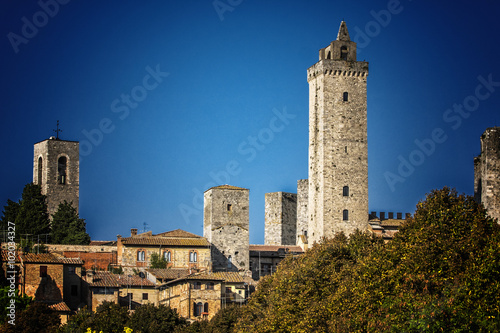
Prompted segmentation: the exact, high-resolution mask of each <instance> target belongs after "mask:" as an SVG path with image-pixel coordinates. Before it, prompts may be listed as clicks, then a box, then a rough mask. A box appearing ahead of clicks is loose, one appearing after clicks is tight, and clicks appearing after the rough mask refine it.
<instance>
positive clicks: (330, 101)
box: [307, 21, 368, 243]
mask: <svg viewBox="0 0 500 333" xmlns="http://www.w3.org/2000/svg"><path fill="white" fill-rule="evenodd" d="M367 77H368V63H367V62H364V61H357V60H356V43H355V42H352V41H351V40H350V37H349V33H348V31H347V26H346V24H345V22H343V21H342V23H341V24H340V29H339V32H338V35H337V39H336V40H334V41H333V42H331V43H330V45H329V46H327V47H325V48H323V49H321V50H320V51H319V61H318V62H317V63H316V64H315V65H313V66H311V67H310V68H309V69H308V70H307V80H308V82H309V198H308V200H309V203H308V217H309V221H308V238H309V243H314V242H319V241H320V240H321V238H322V237H332V236H333V235H334V234H335V233H337V232H341V231H343V232H344V233H346V234H350V233H352V232H353V231H354V230H356V229H361V230H366V229H367V227H368V142H367V104H366V80H367Z"/></svg>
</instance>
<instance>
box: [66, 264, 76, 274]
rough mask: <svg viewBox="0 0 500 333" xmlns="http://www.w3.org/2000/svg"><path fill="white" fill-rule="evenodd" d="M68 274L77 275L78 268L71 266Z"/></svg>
mask: <svg viewBox="0 0 500 333" xmlns="http://www.w3.org/2000/svg"><path fill="white" fill-rule="evenodd" d="M68 273H69V274H76V267H75V266H69V267H68Z"/></svg>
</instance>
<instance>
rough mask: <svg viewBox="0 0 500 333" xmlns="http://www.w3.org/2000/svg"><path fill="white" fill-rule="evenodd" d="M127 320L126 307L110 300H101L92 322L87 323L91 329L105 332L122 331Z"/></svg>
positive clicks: (117, 332) (114, 332)
mask: <svg viewBox="0 0 500 333" xmlns="http://www.w3.org/2000/svg"><path fill="white" fill-rule="evenodd" d="M128 320H129V314H128V310H127V308H126V307H123V306H120V305H118V304H115V303H112V302H103V303H102V304H101V305H100V306H99V307H98V308H97V309H96V312H95V316H94V318H93V322H92V324H91V325H89V327H90V328H92V330H97V331H103V332H106V333H119V332H123V327H125V326H126V323H127V321H128Z"/></svg>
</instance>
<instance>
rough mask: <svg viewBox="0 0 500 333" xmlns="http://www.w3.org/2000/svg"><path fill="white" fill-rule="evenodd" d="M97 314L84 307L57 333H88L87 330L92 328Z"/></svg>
mask: <svg viewBox="0 0 500 333" xmlns="http://www.w3.org/2000/svg"><path fill="white" fill-rule="evenodd" d="M94 318H95V314H94V313H93V312H92V311H90V310H89V309H87V307H86V306H85V307H83V308H82V309H81V310H79V311H78V312H77V313H76V314H75V315H73V316H71V317H70V318H69V320H68V322H67V323H66V324H64V325H62V326H61V327H59V329H58V330H57V333H86V332H87V328H89V327H91V326H92V323H93V322H94Z"/></svg>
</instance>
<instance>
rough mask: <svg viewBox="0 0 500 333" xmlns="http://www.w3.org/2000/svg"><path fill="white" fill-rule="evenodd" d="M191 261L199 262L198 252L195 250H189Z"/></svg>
mask: <svg viewBox="0 0 500 333" xmlns="http://www.w3.org/2000/svg"><path fill="white" fill-rule="evenodd" d="M189 262H198V253H196V252H195V251H191V252H189Z"/></svg>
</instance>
